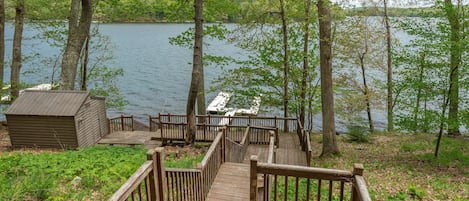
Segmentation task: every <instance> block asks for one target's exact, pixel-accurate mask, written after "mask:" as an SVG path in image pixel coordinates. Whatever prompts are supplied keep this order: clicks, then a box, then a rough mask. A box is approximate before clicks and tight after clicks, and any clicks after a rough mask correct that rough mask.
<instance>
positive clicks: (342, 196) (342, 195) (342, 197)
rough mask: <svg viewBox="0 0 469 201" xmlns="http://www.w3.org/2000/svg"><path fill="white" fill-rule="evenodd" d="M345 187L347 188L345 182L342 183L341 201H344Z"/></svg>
mask: <svg viewBox="0 0 469 201" xmlns="http://www.w3.org/2000/svg"><path fill="white" fill-rule="evenodd" d="M344 186H345V182H343V181H341V182H340V201H343V200H344Z"/></svg>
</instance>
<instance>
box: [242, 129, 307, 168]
mask: <svg viewBox="0 0 469 201" xmlns="http://www.w3.org/2000/svg"><path fill="white" fill-rule="evenodd" d="M251 155H257V157H258V159H259V162H266V161H267V155H268V150H267V146H266V145H249V147H248V150H247V152H246V155H245V156H244V161H243V163H249V161H250V159H251ZM276 163H277V164H287V165H301V166H306V165H307V164H306V155H305V152H304V151H301V146H300V141H299V139H298V135H296V134H291V133H281V134H280V135H279V147H278V148H277V157H276Z"/></svg>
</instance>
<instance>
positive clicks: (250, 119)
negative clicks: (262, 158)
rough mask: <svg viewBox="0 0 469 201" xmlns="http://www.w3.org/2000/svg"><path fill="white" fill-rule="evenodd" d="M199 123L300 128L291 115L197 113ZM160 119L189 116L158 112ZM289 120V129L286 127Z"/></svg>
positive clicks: (182, 119)
mask: <svg viewBox="0 0 469 201" xmlns="http://www.w3.org/2000/svg"><path fill="white" fill-rule="evenodd" d="M196 118H197V119H196V122H197V123H198V124H206V125H218V124H219V123H220V122H226V123H224V124H222V125H219V126H226V125H230V126H244V127H246V126H248V125H251V126H259V127H271V128H278V129H279V130H280V131H283V132H296V131H297V130H298V119H297V118H293V117H289V118H284V117H258V116H224V115H196ZM227 119H228V120H227ZM158 120H159V122H161V123H162V124H165V123H185V124H187V117H186V115H184V114H170V113H167V114H162V113H160V114H158ZM285 122H287V126H288V130H287V129H285Z"/></svg>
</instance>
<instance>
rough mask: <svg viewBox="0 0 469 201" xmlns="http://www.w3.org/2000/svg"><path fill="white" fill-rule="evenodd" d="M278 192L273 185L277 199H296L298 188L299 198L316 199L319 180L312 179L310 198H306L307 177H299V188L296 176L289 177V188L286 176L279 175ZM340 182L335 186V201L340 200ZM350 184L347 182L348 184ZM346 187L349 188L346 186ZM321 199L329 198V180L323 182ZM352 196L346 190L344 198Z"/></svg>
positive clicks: (273, 192)
mask: <svg viewBox="0 0 469 201" xmlns="http://www.w3.org/2000/svg"><path fill="white" fill-rule="evenodd" d="M277 182H278V184H277V194H275V188H274V187H273V186H272V191H271V194H272V197H274V196H276V197H277V200H284V199H285V196H286V199H285V200H296V197H295V195H296V190H298V200H316V199H317V193H318V180H315V179H310V181H309V191H310V193H309V196H310V197H309V198H306V194H307V193H306V192H307V185H308V180H307V179H305V178H299V179H298V189H296V182H297V179H296V178H292V177H289V178H288V185H287V188H285V184H286V182H285V177H284V176H278V177H277ZM337 184H338V183H335V184H334V185H335V187H334V188H333V194H332V200H333V201H338V200H340V197H339V196H340V191H339V187H338V186H340V185H337ZM347 185H349V184H346V185H345V186H347ZM345 189H348V188H347V187H345ZM320 192H321V199H320V200H328V199H329V182H328V181H322V182H321V189H320ZM348 197H350V191H347V190H345V191H344V198H348Z"/></svg>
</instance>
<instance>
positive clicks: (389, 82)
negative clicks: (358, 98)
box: [384, 0, 394, 132]
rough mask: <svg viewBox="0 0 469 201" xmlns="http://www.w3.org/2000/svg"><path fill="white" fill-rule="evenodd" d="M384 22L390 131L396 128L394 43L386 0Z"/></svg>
mask: <svg viewBox="0 0 469 201" xmlns="http://www.w3.org/2000/svg"><path fill="white" fill-rule="evenodd" d="M384 22H385V24H386V50H387V83H386V85H387V113H388V114H387V115H388V131H389V132H392V131H393V130H394V114H393V100H392V99H393V95H392V87H393V83H392V74H393V71H392V53H391V51H392V49H391V48H392V43H391V26H390V24H389V16H388V4H387V0H384Z"/></svg>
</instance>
